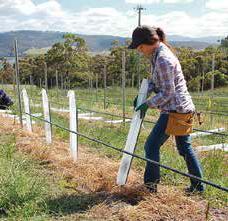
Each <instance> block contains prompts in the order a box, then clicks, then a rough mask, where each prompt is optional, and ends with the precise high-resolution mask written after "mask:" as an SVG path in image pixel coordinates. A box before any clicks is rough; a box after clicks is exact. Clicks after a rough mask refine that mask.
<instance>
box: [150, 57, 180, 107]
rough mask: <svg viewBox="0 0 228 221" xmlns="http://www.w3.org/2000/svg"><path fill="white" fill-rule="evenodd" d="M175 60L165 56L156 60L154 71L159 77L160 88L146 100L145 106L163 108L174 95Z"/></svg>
mask: <svg viewBox="0 0 228 221" xmlns="http://www.w3.org/2000/svg"><path fill="white" fill-rule="evenodd" d="M175 64H176V62H175V60H173V59H172V58H168V57H165V56H161V57H159V58H158V59H157V62H156V70H157V74H158V75H159V76H158V78H159V82H160V86H161V87H160V88H159V90H160V91H159V92H158V93H157V94H156V95H155V96H154V97H152V98H151V99H148V100H147V104H148V106H149V107H150V108H155V107H159V106H163V105H164V104H166V103H167V102H168V101H169V100H170V99H171V98H172V97H173V95H174V93H175V84H174V68H175Z"/></svg>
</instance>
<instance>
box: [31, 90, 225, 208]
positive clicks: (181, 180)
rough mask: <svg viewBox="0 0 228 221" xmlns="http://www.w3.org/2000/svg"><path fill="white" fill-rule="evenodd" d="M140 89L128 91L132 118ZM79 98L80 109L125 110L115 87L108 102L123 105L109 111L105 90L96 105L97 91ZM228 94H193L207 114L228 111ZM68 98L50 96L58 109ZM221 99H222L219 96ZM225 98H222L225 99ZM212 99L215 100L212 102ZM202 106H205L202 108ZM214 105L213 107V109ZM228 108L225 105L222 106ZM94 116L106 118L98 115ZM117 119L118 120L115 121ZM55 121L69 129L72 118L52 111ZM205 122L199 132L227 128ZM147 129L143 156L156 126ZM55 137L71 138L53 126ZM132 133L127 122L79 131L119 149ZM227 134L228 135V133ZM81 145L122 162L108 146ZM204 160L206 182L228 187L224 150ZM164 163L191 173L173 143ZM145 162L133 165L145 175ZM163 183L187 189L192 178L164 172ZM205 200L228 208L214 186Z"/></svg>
mask: <svg viewBox="0 0 228 221" xmlns="http://www.w3.org/2000/svg"><path fill="white" fill-rule="evenodd" d="M38 91H39V90H37V91H33V93H32V95H33V96H34V97H36V98H37V97H40V95H39V96H38V93H37V92H38ZM136 91H137V90H136V89H131V88H128V89H127V95H128V96H127V104H128V105H129V106H127V107H126V112H127V114H128V115H129V116H131V115H132V107H131V106H130V105H131V103H132V100H133V97H134V94H136ZM76 94H77V97H79V98H82V99H79V100H78V103H77V104H78V106H79V107H84V108H87V109H93V110H98V111H105V112H109V113H114V114H119V115H121V114H122V110H121V105H122V104H121V90H120V88H113V89H112V88H111V89H109V90H108V91H107V94H108V100H110V101H112V102H119V106H115V105H113V104H109V105H108V107H107V109H105V110H104V109H103V99H102V96H103V90H101V89H100V90H99V91H98V96H97V97H98V100H99V102H96V93H95V92H94V91H90V92H88V90H82V89H80V90H77V91H76ZM227 94H228V90H227V88H221V89H216V90H215V92H214V95H215V96H214V97H211V92H205V96H199V94H196V93H193V96H194V99H195V101H196V103H197V101H198V100H199V101H200V102H198V103H197V105H198V106H199V107H202V110H207V111H211V110H213V111H221V110H222V111H228V107H226V102H228V99H227V98H226V97H225V96H227ZM63 95H64V96H65V95H66V93H65V94H63V93H62V92H61V94H60V92H59V97H58V96H57V92H56V90H50V91H49V97H51V100H52V101H54V102H59V103H61V105H60V106H58V104H53V106H54V107H59V108H60V107H65V108H67V107H68V99H66V97H64V96H63ZM218 96H220V97H218ZM221 96H222V97H221ZM209 97H210V99H211V101H209ZM84 98H86V99H88V101H86V100H83V99H84ZM200 103H201V106H200V105H199V104H200ZM210 105H211V106H210ZM222 105H225V106H222ZM32 111H33V113H35V112H42V110H41V108H33V109H32ZM147 115H148V116H147V119H150V120H154V121H155V120H156V118H157V116H158V113H157V112H156V111H154V110H150V112H148V114H147ZM94 116H102V115H101V114H99V115H94ZM103 117H105V118H106V119H109V120H111V119H112V117H108V116H105V115H104V116H103ZM113 119H115V117H114V118H113ZM52 120H53V122H56V123H58V124H60V125H63V126H65V127H68V119H67V117H66V116H60V115H59V114H57V113H53V112H52ZM204 121H205V123H204V124H203V125H202V126H199V125H196V126H195V127H197V128H199V129H205V130H208V129H214V128H219V127H225V128H226V129H228V127H227V121H228V117H227V116H216V115H205V119H204ZM144 125H145V128H146V129H142V131H141V134H140V137H139V140H138V145H137V146H138V147H139V148H138V149H137V150H136V153H137V154H139V155H141V156H143V155H144V150H143V146H144V142H145V140H146V138H147V136H148V134H149V133H150V131H151V129H152V128H153V124H148V123H144ZM53 131H54V136H57V137H59V138H62V139H64V140H68V139H69V133H68V132H66V131H63V130H61V129H59V128H56V127H53ZM128 131H129V124H128V123H127V124H126V126H125V127H124V126H123V125H122V124H119V125H112V124H107V123H103V122H89V121H85V120H79V132H80V133H83V134H86V135H88V136H90V137H93V138H97V139H99V140H102V141H104V142H106V143H109V144H112V145H114V146H116V147H119V148H123V147H124V144H125V141H126V137H127V134H128ZM226 133H227V132H226ZM227 142H228V140H227V138H224V137H220V136H216V135H212V136H205V137H200V138H196V139H194V140H193V146H194V147H195V146H200V145H211V144H217V143H227ZM79 143H80V144H86V145H88V146H90V147H91V148H93V149H96V150H97V151H98V152H99V153H100V154H101V155H102V154H104V155H106V156H108V157H110V158H112V159H114V160H119V159H120V157H121V155H120V154H119V153H118V152H116V151H114V150H112V149H109V148H107V147H103V146H101V145H100V144H97V143H94V142H91V141H88V140H86V139H85V138H80V139H79ZM200 160H201V162H202V166H203V169H204V179H207V180H210V181H212V182H214V183H217V184H220V185H222V186H228V177H227V176H225V174H228V171H227V156H226V154H225V153H224V152H221V151H215V152H214V151H212V152H209V153H205V154H200ZM161 163H163V164H164V165H168V166H170V167H173V168H176V169H179V170H181V171H184V172H187V170H186V165H185V162H184V160H183V159H182V157H180V156H179V154H178V152H177V151H176V150H175V148H174V147H173V144H171V143H166V144H165V145H164V147H162V148H161ZM144 165H145V163H144V162H142V161H140V160H137V159H135V160H134V163H133V166H134V167H135V168H136V169H138V170H139V171H141V172H142V170H143V168H144ZM161 172H162V182H163V183H164V184H168V185H176V186H181V187H182V186H183V185H187V184H188V182H189V181H188V179H187V178H185V177H182V176H180V175H178V174H175V173H173V172H170V171H167V170H164V169H162V171H161ZM204 197H205V199H208V200H210V201H211V202H212V203H214V204H216V205H218V204H223V205H225V204H226V203H227V195H226V193H225V192H222V191H219V190H216V189H215V188H213V187H209V186H208V187H207V190H206V193H205V194H204Z"/></svg>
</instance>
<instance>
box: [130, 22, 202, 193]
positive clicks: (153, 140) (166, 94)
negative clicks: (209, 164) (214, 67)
mask: <svg viewBox="0 0 228 221" xmlns="http://www.w3.org/2000/svg"><path fill="white" fill-rule="evenodd" d="M129 49H136V50H137V51H138V52H139V53H141V54H143V55H144V56H146V57H147V58H149V59H150V61H151V63H152V67H153V68H152V69H153V70H152V71H151V72H152V76H151V79H150V80H149V85H148V96H149V95H150V94H151V93H152V92H155V95H154V96H152V97H149V98H147V100H146V101H145V102H144V103H143V104H141V105H139V106H137V97H136V98H135V100H134V107H135V110H136V111H141V115H142V116H145V114H146V111H147V109H148V108H157V109H159V110H160V112H161V113H160V117H159V119H158V121H157V123H156V125H155V126H154V128H153V129H152V131H151V133H150V135H149V136H148V138H147V140H146V142H145V147H144V148H145V156H146V158H148V159H151V160H153V161H156V162H160V147H161V146H162V145H163V144H164V143H165V142H166V141H167V139H168V138H169V136H170V135H174V136H175V140H176V146H177V149H178V152H179V154H180V155H181V156H183V158H184V160H185V162H186V165H187V168H188V171H189V173H190V174H192V175H194V176H196V177H199V178H202V176H203V175H202V169H201V165H200V162H199V160H198V158H197V156H196V154H195V152H194V150H193V149H192V145H191V136H190V133H191V131H192V120H193V115H194V113H195V106H194V104H193V102H192V99H191V96H190V94H189V92H188V89H187V86H186V81H185V79H184V75H183V73H182V69H181V65H180V62H179V60H178V58H177V57H176V56H175V53H174V50H173V49H172V47H171V46H170V45H169V44H168V43H167V42H166V35H165V33H164V31H163V30H162V29H161V28H154V27H150V26H139V27H137V28H136V29H135V30H134V31H133V34H132V42H131V44H130V46H129ZM159 182H160V167H159V166H157V165H155V164H152V163H149V162H147V164H146V168H145V173H144V183H145V185H146V187H147V188H148V189H149V191H151V192H157V184H158V183H159ZM190 182H191V185H190V186H189V187H187V188H186V192H188V193H192V192H195V191H196V192H203V191H204V189H205V187H204V185H203V184H202V183H201V182H200V181H198V180H196V179H194V178H191V179H190Z"/></svg>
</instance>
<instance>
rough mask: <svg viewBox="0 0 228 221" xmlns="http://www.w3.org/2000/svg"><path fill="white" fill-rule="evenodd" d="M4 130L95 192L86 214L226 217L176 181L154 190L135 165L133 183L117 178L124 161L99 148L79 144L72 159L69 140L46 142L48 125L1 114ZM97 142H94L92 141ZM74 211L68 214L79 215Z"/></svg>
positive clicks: (74, 186) (80, 191) (77, 191)
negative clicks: (25, 124)
mask: <svg viewBox="0 0 228 221" xmlns="http://www.w3.org/2000/svg"><path fill="white" fill-rule="evenodd" d="M0 120H1V127H0V132H1V133H14V134H15V135H16V146H17V149H18V150H19V151H21V152H23V153H26V154H29V155H31V156H32V157H34V158H35V159H38V160H40V164H41V165H42V164H43V165H46V164H47V165H48V168H49V169H50V170H51V171H52V174H55V175H56V174H58V176H62V177H64V179H65V181H66V184H65V188H68V189H71V190H72V195H80V196H87V195H89V196H91V199H92V198H96V199H99V200H97V202H96V203H95V204H94V205H93V204H91V207H90V208H89V209H88V210H86V211H84V214H83V217H84V218H83V219H81V220H122V221H125V220H126V221H139V220H148V221H149V220H151V221H152V220H156V221H157V220H159V221H165V220H199V221H201V220H206V217H208V220H226V219H225V218H226V217H228V212H227V211H224V210H218V209H214V208H209V211H208V206H207V205H208V203H207V202H206V201H205V200H203V199H200V197H196V196H194V197H188V196H185V195H184V193H183V191H182V190H180V189H179V190H178V189H177V188H175V187H172V186H162V185H160V186H159V192H158V193H157V194H152V193H149V192H147V190H145V189H144V187H143V186H142V174H139V173H138V172H137V171H134V170H131V172H130V175H129V179H128V184H127V185H126V186H125V187H118V186H116V184H115V181H116V175H117V171H118V166H119V162H118V161H114V160H110V159H109V158H108V157H105V156H104V155H102V154H99V153H97V152H96V151H95V150H94V149H91V148H89V147H87V146H79V159H78V160H77V161H76V162H73V161H72V159H71V157H70V153H69V146H68V145H69V144H68V143H66V142H64V141H62V140H57V139H54V141H53V144H52V145H46V144H45V139H44V134H43V128H39V127H37V126H35V127H34V131H33V133H29V132H26V131H25V130H21V129H20V127H19V125H18V124H14V122H13V120H12V119H6V118H2V117H1V115H0ZM91 145H92V143H91ZM74 215H75V214H71V215H70V217H71V218H70V219H69V220H78V218H74V217H78V216H74Z"/></svg>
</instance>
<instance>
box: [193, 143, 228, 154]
mask: <svg viewBox="0 0 228 221" xmlns="http://www.w3.org/2000/svg"><path fill="white" fill-rule="evenodd" d="M196 150H197V151H199V152H201V151H213V150H222V151H226V152H227V151H228V144H227V143H222V144H214V145H210V146H198V147H196Z"/></svg>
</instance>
